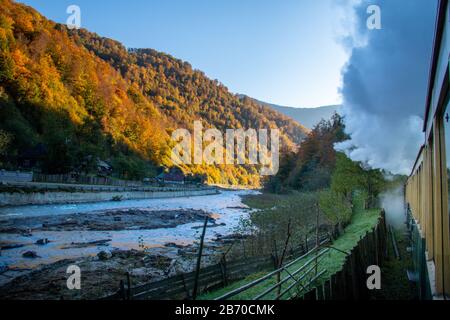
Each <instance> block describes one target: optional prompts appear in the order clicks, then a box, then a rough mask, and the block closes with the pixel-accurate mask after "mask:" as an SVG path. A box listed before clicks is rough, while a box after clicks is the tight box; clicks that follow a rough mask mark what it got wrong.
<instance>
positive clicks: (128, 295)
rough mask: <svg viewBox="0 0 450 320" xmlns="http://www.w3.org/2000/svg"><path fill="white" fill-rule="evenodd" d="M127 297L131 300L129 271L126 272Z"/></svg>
mask: <svg viewBox="0 0 450 320" xmlns="http://www.w3.org/2000/svg"><path fill="white" fill-rule="evenodd" d="M127 299H128V300H131V278H130V273H129V272H127Z"/></svg>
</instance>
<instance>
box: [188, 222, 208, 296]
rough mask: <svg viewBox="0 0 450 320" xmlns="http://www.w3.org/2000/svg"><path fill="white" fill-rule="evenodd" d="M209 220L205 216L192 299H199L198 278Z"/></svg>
mask: <svg viewBox="0 0 450 320" xmlns="http://www.w3.org/2000/svg"><path fill="white" fill-rule="evenodd" d="M208 219H209V217H208V216H207V215H206V216H205V223H204V225H203V232H202V236H201V238H200V248H199V250H198V257H197V267H196V269H195V281H194V290H193V292H192V299H193V300H195V299H197V291H198V278H199V276H200V267H201V262H202V254H203V242H204V241H205V233H206V227H207V225H208Z"/></svg>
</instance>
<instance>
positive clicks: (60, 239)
mask: <svg viewBox="0 0 450 320" xmlns="http://www.w3.org/2000/svg"><path fill="white" fill-rule="evenodd" d="M255 193H257V191H249V190H242V191H222V192H221V193H220V194H217V195H208V196H199V197H184V198H171V199H148V200H126V201H122V202H99V203H87V204H73V205H72V204H70V205H39V206H21V207H7V208H0V223H1V221H3V220H6V219H12V218H17V217H37V216H48V215H64V214H74V213H90V212H96V211H104V210H110V209H128V208H130V209H131V208H136V209H151V210H177V209H194V210H204V211H206V212H209V213H212V214H214V218H216V222H217V224H221V223H224V224H225V225H222V226H217V227H214V228H210V229H208V231H207V234H206V240H207V241H210V240H212V239H214V238H215V237H216V236H217V235H218V234H221V235H227V234H232V233H234V230H235V228H236V227H237V226H238V224H239V221H240V219H241V218H242V217H246V216H247V215H248V210H247V209H245V205H244V204H243V203H242V201H241V196H243V195H247V194H255ZM149 218H151V213H150V214H149ZM202 224H203V222H196V223H188V224H183V225H179V226H177V227H175V228H160V229H153V230H122V231H45V232H44V231H43V232H35V233H34V232H33V233H32V235H31V236H23V235H19V234H0V243H2V245H4V244H8V243H14V244H25V246H24V247H21V248H16V249H9V250H3V251H2V252H1V256H0V266H1V265H3V266H5V265H7V266H9V267H10V268H15V269H29V268H35V267H36V266H38V265H41V264H48V263H52V262H55V261H58V260H62V259H68V258H79V257H83V256H88V255H95V254H97V253H98V252H100V251H102V250H105V247H102V246H93V247H87V248H70V249H67V248H65V247H67V246H69V245H70V244H71V243H73V242H76V243H80V242H90V241H97V240H105V239H111V242H109V245H108V246H107V247H106V250H113V249H116V248H117V249H139V248H142V247H146V248H152V247H162V246H164V245H165V244H166V243H176V244H181V245H188V244H192V243H193V242H194V241H195V240H197V239H198V238H199V233H200V232H201V229H197V228H195V227H198V226H201V225H202ZM43 238H47V239H49V240H50V243H49V244H47V245H45V246H39V245H36V244H35V242H36V241H37V240H38V239H43ZM30 250H32V251H35V252H36V253H37V254H38V255H39V258H37V259H27V258H24V257H22V254H23V253H24V252H26V251H30Z"/></svg>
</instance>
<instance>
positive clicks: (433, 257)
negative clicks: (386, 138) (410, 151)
mask: <svg viewBox="0 0 450 320" xmlns="http://www.w3.org/2000/svg"><path fill="white" fill-rule="evenodd" d="M449 57H450V8H449V3H448V0H441V1H439V6H438V18H437V22H436V33H435V39H434V49H433V58H432V63H431V70H430V79H429V86H428V96H427V102H426V103H427V104H426V111H425V121H424V127H423V132H424V135H425V140H424V141H425V143H424V145H423V146H422V148H421V150H420V152H419V154H418V156H417V160H416V163H415V165H414V168H413V170H412V173H411V176H410V177H409V179H408V181H407V184H406V188H405V197H406V201H407V203H408V206H409V209H410V212H411V214H412V216H413V217H414V220H415V225H416V227H417V230H418V232H419V234H420V239H421V241H416V243H415V244H414V245H413V247H416V248H417V247H422V246H421V244H420V243H418V242H423V256H424V261H425V266H426V267H425V268H424V271H423V272H422V273H426V276H423V275H421V277H420V278H421V279H426V281H427V282H428V283H427V285H428V287H429V291H430V297H433V298H435V299H439V298H441V299H445V298H447V299H449V298H450V218H449V207H450V206H449V201H450V198H449V196H450V192H449V188H450V180H449V178H450V175H449V172H450V103H449V96H450V95H449ZM422 297H423V295H422Z"/></svg>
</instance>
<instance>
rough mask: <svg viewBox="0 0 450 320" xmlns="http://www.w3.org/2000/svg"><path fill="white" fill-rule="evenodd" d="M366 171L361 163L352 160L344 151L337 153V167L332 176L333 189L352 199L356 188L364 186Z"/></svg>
mask: <svg viewBox="0 0 450 320" xmlns="http://www.w3.org/2000/svg"><path fill="white" fill-rule="evenodd" d="M364 178H365V172H364V170H363V169H362V168H361V166H360V165H359V163H357V162H354V161H352V160H350V159H349V158H348V157H347V156H346V155H345V154H344V153H341V152H338V153H337V154H336V167H335V169H334V171H333V174H332V176H331V190H332V191H333V192H334V193H339V194H342V195H343V196H344V197H345V198H346V199H347V201H349V202H351V201H352V194H353V192H354V191H355V190H358V189H361V188H363V182H364Z"/></svg>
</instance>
